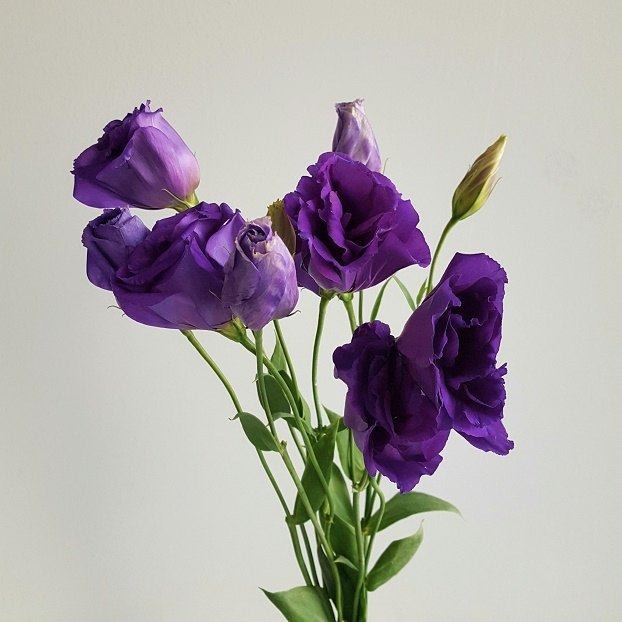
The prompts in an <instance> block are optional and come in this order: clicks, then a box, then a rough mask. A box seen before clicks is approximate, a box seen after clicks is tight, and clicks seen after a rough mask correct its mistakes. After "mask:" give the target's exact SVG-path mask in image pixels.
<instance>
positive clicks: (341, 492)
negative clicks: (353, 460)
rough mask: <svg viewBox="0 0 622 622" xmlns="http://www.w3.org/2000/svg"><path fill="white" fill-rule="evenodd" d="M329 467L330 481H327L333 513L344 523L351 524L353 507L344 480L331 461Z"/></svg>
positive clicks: (352, 522) (339, 470)
mask: <svg viewBox="0 0 622 622" xmlns="http://www.w3.org/2000/svg"><path fill="white" fill-rule="evenodd" d="M331 469H332V473H331V476H330V482H329V483H328V490H329V492H330V498H331V501H332V502H333V508H334V509H335V514H336V515H337V516H339V517H340V518H342V519H343V520H344V521H345V522H346V523H349V524H351V525H353V524H354V509H353V507H352V501H351V500H350V494H349V492H348V486H347V484H346V480H345V479H344V477H343V473H342V472H341V469H340V468H339V467H338V466H337V465H336V464H334V463H333V465H332V467H331Z"/></svg>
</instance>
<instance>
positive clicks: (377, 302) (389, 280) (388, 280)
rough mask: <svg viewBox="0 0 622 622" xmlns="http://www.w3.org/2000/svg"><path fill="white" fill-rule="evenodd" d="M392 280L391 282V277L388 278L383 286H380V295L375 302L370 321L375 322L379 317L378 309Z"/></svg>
mask: <svg viewBox="0 0 622 622" xmlns="http://www.w3.org/2000/svg"><path fill="white" fill-rule="evenodd" d="M390 282H391V279H387V280H386V281H385V282H384V284H383V285H382V287H381V288H380V291H379V292H378V295H377V296H376V301H375V302H374V306H373V307H372V310H371V315H370V316H369V321H370V322H373V321H374V320H375V319H376V318H377V317H378V311H380V303H381V302H382V297H383V296H384V290H385V289H386V288H387V285H388V284H389V283H390Z"/></svg>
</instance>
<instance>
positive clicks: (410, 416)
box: [333, 321, 449, 492]
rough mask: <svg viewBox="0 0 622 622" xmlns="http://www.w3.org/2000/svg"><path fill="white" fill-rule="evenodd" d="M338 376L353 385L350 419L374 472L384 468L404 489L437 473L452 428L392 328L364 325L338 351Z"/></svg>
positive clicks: (347, 408) (347, 411) (348, 406)
mask: <svg viewBox="0 0 622 622" xmlns="http://www.w3.org/2000/svg"><path fill="white" fill-rule="evenodd" d="M333 361H334V363H335V376H336V377H337V378H340V379H341V380H343V381H344V382H345V383H346V385H347V386H348V392H347V395H346V404H345V416H344V423H345V425H346V426H347V427H348V428H350V429H351V430H352V432H353V434H354V441H355V443H356V445H357V447H358V448H359V449H360V450H361V452H362V454H363V457H364V459H365V466H366V468H367V471H368V472H369V473H370V475H375V474H376V471H380V473H382V474H383V475H386V476H387V477H388V478H389V479H390V480H391V481H392V482H395V483H396V484H397V485H398V487H399V489H400V491H401V492H408V491H409V490H412V489H413V488H414V487H415V486H416V485H417V483H418V482H419V479H420V478H421V476H422V475H431V474H432V473H434V471H435V470H436V468H437V467H438V465H439V464H440V462H441V460H442V458H441V456H440V452H441V451H442V449H443V447H444V446H445V443H446V441H447V436H448V434H449V430H446V429H445V430H441V429H439V427H438V424H437V415H438V407H437V406H436V405H435V404H434V402H433V401H432V400H430V399H429V398H428V397H427V396H426V395H425V394H424V393H423V391H422V389H421V387H420V386H419V384H418V382H417V381H416V380H415V378H413V376H412V375H411V373H410V371H409V368H408V363H407V361H406V360H405V358H404V357H403V355H402V354H401V353H400V352H399V350H398V349H397V347H396V343H395V339H394V337H393V336H391V334H390V330H389V327H388V326H387V325H386V324H383V323H382V322H379V321H375V322H369V323H367V324H363V325H361V326H360V327H359V328H357V330H356V331H355V332H354V335H353V336H352V342H351V343H349V344H347V345H344V346H341V347H339V348H337V349H336V350H335V352H334V354H333Z"/></svg>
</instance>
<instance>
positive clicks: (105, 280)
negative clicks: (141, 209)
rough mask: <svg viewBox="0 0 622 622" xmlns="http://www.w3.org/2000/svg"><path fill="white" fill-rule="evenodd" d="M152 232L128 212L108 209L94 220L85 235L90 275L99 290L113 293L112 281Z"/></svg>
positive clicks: (84, 240)
mask: <svg viewBox="0 0 622 622" xmlns="http://www.w3.org/2000/svg"><path fill="white" fill-rule="evenodd" d="M148 233H149V229H148V228H147V227H146V226H145V225H144V223H143V222H142V220H141V219H140V218H138V216H133V215H132V214H130V211H129V210H128V209H107V210H104V211H103V213H102V214H101V215H100V216H98V217H97V218H95V219H94V220H92V221H91V222H90V223H89V224H88V225H87V226H86V227H85V229H84V232H83V233H82V244H84V246H85V247H86V249H87V253H86V275H87V277H88V279H89V281H91V283H93V285H97V287H101V288H103V289H108V290H110V289H112V287H111V285H110V280H111V279H112V277H113V276H114V273H115V272H116V271H117V270H118V268H119V267H120V266H122V265H123V264H125V262H126V261H127V258H128V257H129V255H130V253H131V252H132V251H133V250H134V248H135V247H136V245H137V244H139V243H140V242H142V241H143V240H144V239H145V237H146V236H147V234H148Z"/></svg>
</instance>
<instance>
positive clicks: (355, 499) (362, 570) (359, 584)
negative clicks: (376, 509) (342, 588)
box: [352, 488, 367, 621]
mask: <svg viewBox="0 0 622 622" xmlns="http://www.w3.org/2000/svg"><path fill="white" fill-rule="evenodd" d="M359 495H360V493H359V492H358V491H357V490H356V488H355V489H354V492H353V493H352V506H353V507H354V529H355V533H356V552H357V554H358V567H359V572H358V577H357V581H356V589H355V590H354V604H353V608H352V620H357V621H358V619H359V618H358V610H359V603H360V600H361V590H362V589H363V584H364V582H365V576H366V574H367V568H366V565H365V543H364V540H363V530H362V528H361V514H360V509H359Z"/></svg>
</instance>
